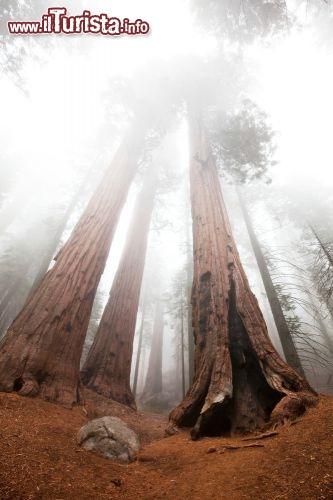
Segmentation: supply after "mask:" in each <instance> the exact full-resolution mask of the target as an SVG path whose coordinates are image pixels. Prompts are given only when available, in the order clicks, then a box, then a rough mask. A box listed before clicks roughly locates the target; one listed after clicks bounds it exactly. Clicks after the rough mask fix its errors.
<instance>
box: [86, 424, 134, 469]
mask: <svg viewBox="0 0 333 500" xmlns="http://www.w3.org/2000/svg"><path fill="white" fill-rule="evenodd" d="M77 440H78V443H79V444H80V445H82V446H83V448H85V449H86V450H90V451H93V452H95V453H97V454H98V455H102V456H103V457H107V458H112V459H114V460H116V461H117V462H122V463H128V462H131V461H133V460H134V459H135V458H136V455H137V452H138V451H139V448H140V442H139V438H138V436H137V435H136V433H135V432H134V431H132V429H130V428H129V427H127V425H126V424H125V422H123V421H122V420H121V419H120V418H117V417H102V418H96V419H94V420H91V421H90V422H88V423H87V424H86V425H84V426H83V427H81V429H80V430H79V432H78V435H77Z"/></svg>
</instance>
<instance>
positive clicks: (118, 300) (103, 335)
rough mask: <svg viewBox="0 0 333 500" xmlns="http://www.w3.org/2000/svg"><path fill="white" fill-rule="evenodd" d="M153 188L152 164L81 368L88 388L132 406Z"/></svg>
mask: <svg viewBox="0 0 333 500" xmlns="http://www.w3.org/2000/svg"><path fill="white" fill-rule="evenodd" d="M155 190H156V169H155V168H154V167H153V170H151V169H150V171H148V172H147V174H146V178H145V181H144V186H143V188H142V190H141V193H140V194H139V197H138V200H137V203H136V206H135V207H134V216H133V219H132V222H131V225H130V228H129V232H128V237H127V242H126V245H125V249H124V252H123V255H122V258H121V261H120V264H119V267H118V270H117V273H116V276H115V278H114V281H113V284H112V288H111V291H110V297H109V300H108V303H107V305H106V306H105V310H104V313H103V316H102V319H101V322H100V325H99V328H98V330H97V333H96V336H95V339H94V342H93V345H92V346H91V349H90V351H89V353H88V356H87V359H86V361H85V363H84V366H83V369H82V381H83V383H84V384H85V385H86V386H87V387H89V389H92V390H94V391H96V392H98V393H99V394H103V395H104V396H106V397H108V398H111V399H114V400H116V401H119V402H120V403H123V404H125V405H128V406H132V407H134V408H135V400H134V397H133V394H132V391H131V388H130V374H131V360H132V351H133V338H134V333H135V323H136V317H137V311H138V304H139V298H140V289H141V283H142V275H143V269H144V263H145V257H146V248H147V239H148V232H149V225H150V219H151V214H152V210H153V205H154V194H155Z"/></svg>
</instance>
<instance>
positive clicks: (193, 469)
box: [0, 393, 333, 500]
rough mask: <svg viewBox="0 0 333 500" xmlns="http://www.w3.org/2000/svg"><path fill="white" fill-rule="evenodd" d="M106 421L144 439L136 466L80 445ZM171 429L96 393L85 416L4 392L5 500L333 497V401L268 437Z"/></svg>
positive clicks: (0, 425)
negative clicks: (91, 426)
mask: <svg viewBox="0 0 333 500" xmlns="http://www.w3.org/2000/svg"><path fill="white" fill-rule="evenodd" d="M106 414H109V415H110V414H112V415H115V416H119V417H121V418H123V420H125V421H126V422H127V423H128V425H129V426H130V427H132V428H133V429H134V430H135V431H137V432H138V433H139V435H140V438H141V442H142V449H141V451H140V453H139V457H138V460H137V461H135V462H133V463H132V464H129V465H119V464H116V463H114V462H112V461H111V460H109V459H105V458H101V457H99V456H96V455H95V454H93V453H91V452H88V451H85V450H83V449H82V448H80V447H79V446H78V445H77V443H76V434H77V431H78V430H79V429H80V427H81V426H82V425H84V424H85V422H86V421H87V420H89V419H91V418H94V417H97V416H102V415H106ZM165 425H166V417H165V416H161V415H157V414H147V413H143V412H138V413H135V412H134V411H132V410H130V409H128V408H126V407H123V406H121V405H119V404H117V403H110V402H108V401H107V400H105V399H103V398H100V397H98V396H96V395H94V394H92V393H88V394H87V405H86V407H85V408H80V407H77V408H74V409H73V410H66V409H64V408H62V407H59V406H56V405H53V404H50V403H46V402H44V401H41V400H39V399H30V398H23V397H20V396H18V395H17V394H4V393H0V433H1V435H0V453H1V458H0V499H1V500H28V499H45V500H74V499H75V500H95V499H96V500H99V499H111V498H112V499H118V498H121V499H154V500H155V499H170V500H171V499H172V500H173V499H178V498H179V499H185V500H187V499H191V500H192V499H219V500H220V499H225V500H234V499H256V500H261V499H262V500H263V499H265V500H288V499H290V500H291V499H293V500H295V499H297V500H298V499H311V500H312V499H313V500H317V499H318V500H319V499H331V500H332V499H333V397H332V396H321V398H320V402H319V405H318V407H317V408H312V409H310V410H308V411H307V413H306V414H305V416H304V417H303V418H302V419H300V420H298V421H297V422H296V423H294V424H293V425H285V426H283V427H281V428H279V429H278V434H275V435H271V436H270V437H266V438H265V439H260V438H259V439H258V438H257V439H254V440H252V441H250V440H244V439H241V438H237V439H235V438H222V437H219V438H216V437H215V438H204V439H201V440H199V441H196V442H193V441H191V440H190V439H189V434H188V433H187V432H181V433H179V434H178V435H175V436H172V437H168V438H163V435H164V428H165ZM250 444H251V445H255V446H251V447H249V446H248V445H250ZM259 445H260V446H259Z"/></svg>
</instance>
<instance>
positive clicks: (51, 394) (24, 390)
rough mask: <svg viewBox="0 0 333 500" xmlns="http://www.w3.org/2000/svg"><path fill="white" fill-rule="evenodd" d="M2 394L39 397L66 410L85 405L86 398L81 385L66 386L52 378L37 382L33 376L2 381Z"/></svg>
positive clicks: (0, 389) (22, 376)
mask: <svg viewBox="0 0 333 500" xmlns="http://www.w3.org/2000/svg"><path fill="white" fill-rule="evenodd" d="M0 391H2V392H16V393H17V394H19V395H20V396H26V397H38V398H41V399H44V400H45V401H48V402H50V403H56V404H59V405H61V406H63V407H64V408H72V407H73V406H76V405H84V403H85V401H84V396H83V391H82V387H81V385H80V383H79V382H78V383H77V384H76V385H74V386H73V382H72V381H71V383H68V384H66V382H65V381H64V380H63V379H59V381H56V380H54V379H52V378H51V377H49V378H45V379H40V380H39V381H38V380H37V378H36V377H34V376H33V375H31V374H23V375H21V376H20V377H17V378H15V379H12V380H10V379H7V380H2V382H1V384H0Z"/></svg>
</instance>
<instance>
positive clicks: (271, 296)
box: [237, 188, 304, 376]
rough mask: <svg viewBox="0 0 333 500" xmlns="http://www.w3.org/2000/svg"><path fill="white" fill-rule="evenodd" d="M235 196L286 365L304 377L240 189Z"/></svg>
mask: <svg viewBox="0 0 333 500" xmlns="http://www.w3.org/2000/svg"><path fill="white" fill-rule="evenodd" d="M237 194H238V199H239V204H240V207H241V209H242V213H243V217H244V221H245V225H246V228H247V232H248V235H249V238H250V241H251V245H252V248H253V251H254V255H255V258H256V261H257V264H258V268H259V271H260V275H261V278H262V281H263V284H264V287H265V290H266V294H267V298H268V301H269V305H270V307H271V311H272V314H273V318H274V321H275V325H276V328H277V331H278V335H279V338H280V341H281V345H282V349H283V352H284V355H285V357H286V361H287V363H288V364H289V365H290V366H292V367H293V368H295V370H297V371H298V373H300V374H302V375H303V376H304V371H303V368H302V364H301V361H300V358H299V356H298V353H297V350H296V347H295V345H294V342H293V339H292V336H291V333H290V330H289V327H288V323H287V321H286V318H285V316H284V314H283V310H282V307H281V304H280V301H279V298H278V295H277V293H276V291H275V288H274V284H273V281H272V278H271V276H270V273H269V270H268V267H267V264H266V261H265V258H264V254H263V252H262V250H261V248H260V244H259V241H258V238H257V236H256V234H255V232H254V229H253V225H252V221H251V218H250V215H249V213H248V211H247V209H246V207H245V203H244V199H243V196H242V193H241V191H240V189H239V188H238V189H237Z"/></svg>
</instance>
